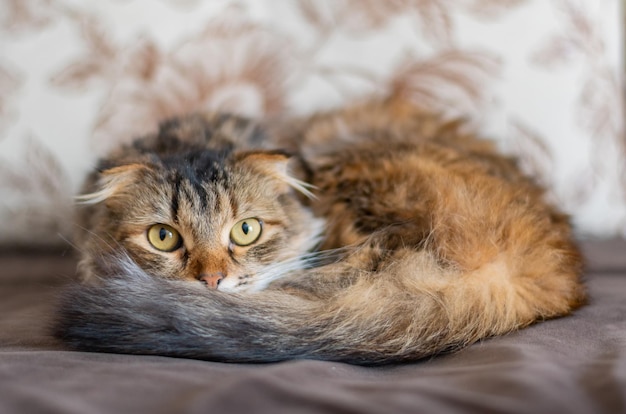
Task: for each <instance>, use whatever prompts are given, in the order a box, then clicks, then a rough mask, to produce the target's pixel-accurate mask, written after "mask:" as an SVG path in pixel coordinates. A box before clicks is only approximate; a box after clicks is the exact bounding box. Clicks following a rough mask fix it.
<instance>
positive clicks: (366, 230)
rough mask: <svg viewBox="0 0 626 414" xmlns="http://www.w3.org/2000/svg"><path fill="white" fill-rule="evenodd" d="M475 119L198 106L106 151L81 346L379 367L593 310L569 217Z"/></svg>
mask: <svg viewBox="0 0 626 414" xmlns="http://www.w3.org/2000/svg"><path fill="white" fill-rule="evenodd" d="M475 135H476V134H474V133H473V132H471V131H470V130H469V128H467V126H466V125H465V124H464V123H463V122H462V121H445V120H444V118H443V117H442V116H440V115H438V114H435V113H430V112H428V111H425V110H424V109H423V108H419V107H417V106H415V105H412V104H409V103H407V102H403V101H400V100H397V99H383V100H375V101H370V102H365V103H360V104H355V105H352V106H349V107H346V108H341V109H337V110H334V111H328V112H325V113H319V114H315V115H313V116H311V117H309V118H305V119H298V120H292V121H290V120H286V121H284V120H283V121H281V120H266V121H260V122H254V121H251V120H248V119H245V118H241V117H237V116H233V115H228V114H219V113H216V114H192V115H189V116H186V117H179V118H176V119H171V120H169V121H166V122H164V123H162V124H161V126H160V129H159V131H158V133H155V134H153V135H150V136H147V137H144V138H141V139H139V140H137V141H135V142H134V143H132V144H131V145H128V146H125V147H122V148H120V149H119V150H117V151H116V152H114V153H112V154H111V155H110V156H109V157H107V158H106V159H104V160H102V161H101V162H100V164H99V166H98V168H97V170H96V171H95V172H94V173H93V174H92V175H91V176H90V178H89V179H88V180H87V184H86V187H85V195H83V196H82V197H81V201H82V202H83V206H82V207H81V208H80V211H79V215H78V220H79V222H80V223H81V226H82V228H83V230H82V232H81V233H80V234H79V235H78V236H77V239H76V240H77V245H78V246H80V249H81V250H82V260H81V263H80V266H79V269H80V273H81V275H82V278H83V280H84V283H82V284H78V285H76V286H74V287H72V288H70V289H69V290H68V291H67V292H66V293H65V294H64V296H63V299H62V300H61V305H60V309H59V316H58V320H57V322H56V326H55V335H56V336H57V337H58V338H60V339H62V340H63V341H65V342H66V343H67V344H68V345H69V346H71V347H72V348H74V349H78V350H91V351H102V352H117V353H133V354H153V355H168V356H178V357H188V358H197V359H205V360H213V361H224V362H274V361H282V360H288V359H297V358H305V359H322V360H330V361H342V362H347V363H352V364H361V365H380V364H389V363H399V362H405V361H415V360H419V359H422V358H425V357H431V356H434V355H437V354H441V353H444V352H449V351H454V350H458V349H461V348H462V347H464V346H467V345H469V344H472V343H474V342H476V341H478V340H481V339H484V338H488V337H491V336H495V335H501V334H505V333H508V332H511V331H514V330H517V329H520V328H523V327H526V326H528V325H530V324H533V323H535V322H538V321H542V320H545V319H548V318H554V317H558V316H563V315H567V314H570V313H571V312H572V311H573V310H575V309H577V308H578V307H579V306H581V305H583V304H584V303H585V301H586V289H585V286H584V283H583V282H582V278H581V273H582V259H581V255H580V252H579V250H578V248H577V246H576V244H575V241H574V237H573V235H572V229H571V226H570V224H569V221H568V217H567V216H566V215H564V214H562V213H561V212H559V211H558V210H557V209H556V208H555V207H553V206H552V205H551V204H550V203H548V202H547V201H546V200H545V196H544V191H543V189H541V188H540V187H539V186H538V185H536V184H535V183H534V181H533V180H532V179H531V178H529V177H527V176H526V175H524V174H523V173H522V172H521V171H520V169H519V168H518V167H517V164H516V162H515V160H513V159H511V158H507V157H504V156H502V155H500V154H499V153H498V152H497V150H496V148H495V146H494V144H493V143H491V142H489V141H486V140H482V139H480V138H477V137H476V136H475Z"/></svg>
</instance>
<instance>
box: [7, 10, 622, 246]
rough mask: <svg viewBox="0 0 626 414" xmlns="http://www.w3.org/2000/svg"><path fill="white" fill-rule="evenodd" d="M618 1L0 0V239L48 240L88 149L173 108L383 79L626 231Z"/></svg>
mask: <svg viewBox="0 0 626 414" xmlns="http://www.w3.org/2000/svg"><path fill="white" fill-rule="evenodd" d="M620 16H621V11H620V3H619V2H618V0H596V1H593V2H592V1H583V0H462V1H458V2H447V1H441V0H429V1H424V0H406V1H394V2H391V1H389V2H381V1H379V0H315V1H313V0H241V1H228V0H221V1H201V0H184V1H183V0H181V1H176V0H169V1H165V0H163V1H159V2H154V1H149V0H101V1H98V2H80V1H73V0H5V1H3V2H2V3H0V218H2V219H3V222H4V223H5V224H4V225H3V226H2V227H1V229H0V240H3V241H5V243H9V244H11V243H14V242H17V241H20V240H21V241H23V242H27V243H32V242H37V243H49V242H58V241H59V240H60V239H59V236H58V233H61V234H67V233H69V231H70V229H71V226H72V222H71V216H70V214H69V211H70V208H69V207H70V205H71V195H72V194H73V193H74V192H75V191H76V190H77V188H78V186H79V183H80V181H81V180H82V177H83V176H84V174H85V172H86V171H87V170H88V168H90V166H92V165H93V163H94V161H95V159H96V157H97V156H98V155H100V154H103V153H105V152H106V151H107V150H108V149H109V148H111V147H112V146H114V145H117V144H118V143H119V142H122V141H126V140H128V139H130V138H131V137H132V136H134V135H136V134H140V133H144V132H147V131H151V130H153V129H154V128H155V126H156V123H157V120H158V119H159V118H162V117H165V116H171V115H175V114H178V113H181V112H185V111H189V110H196V109H215V108H222V109H227V110H231V111H236V112H240V113H243V114H246V115H251V116H264V115H267V114H276V113H310V112H313V111H315V110H318V109H321V108H327V107H332V106H336V105H340V104H342V103H344V102H348V101H350V100H353V99H358V98H360V97H362V96H365V95H368V94H372V93H385V92H386V91H389V90H390V88H393V87H402V88H404V90H405V92H406V93H407V94H409V95H410V96H412V97H413V98H414V99H415V100H419V101H420V102H428V103H429V104H430V105H432V106H433V107H434V108H438V109H440V110H442V111H446V112H447V113H449V114H450V115H451V116H457V115H463V116H468V117H471V119H473V121H474V123H475V125H476V126H477V127H479V128H480V129H481V130H482V131H483V132H484V133H485V134H486V135H488V136H490V137H492V138H494V139H497V140H498V141H499V142H500V144H501V145H502V147H503V148H504V149H505V150H507V151H509V152H512V153H515V154H517V155H519V156H520V157H521V159H522V160H523V163H524V165H525V166H526V168H528V169H529V171H532V172H534V173H536V174H538V175H539V176H540V179H541V180H542V181H543V182H544V183H546V184H547V185H548V186H549V187H550V194H551V197H553V199H554V200H555V201H556V202H558V203H559V204H560V205H562V206H563V207H564V208H565V209H566V210H567V211H568V212H570V213H571V214H573V216H574V220H575V223H576V225H577V228H578V231H579V232H580V233H581V234H593V235H601V236H610V235H615V234H622V235H623V234H626V182H625V181H626V178H625V176H626V173H625V170H624V168H625V163H624V159H625V150H624V138H623V111H622V89H621V88H622V86H621V69H620V66H621V59H622V51H623V42H622V38H621V23H622V21H621V19H620Z"/></svg>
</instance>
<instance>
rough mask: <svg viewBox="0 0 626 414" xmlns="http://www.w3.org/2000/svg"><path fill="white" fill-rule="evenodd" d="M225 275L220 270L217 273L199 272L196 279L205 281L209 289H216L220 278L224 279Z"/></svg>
mask: <svg viewBox="0 0 626 414" xmlns="http://www.w3.org/2000/svg"><path fill="white" fill-rule="evenodd" d="M225 277H226V275H224V273H222V272H217V273H210V274H209V273H201V274H200V275H198V280H199V281H201V282H203V283H205V284H206V285H207V286H208V287H210V288H211V289H217V286H218V285H219V284H220V282H221V281H222V279H224V278H225Z"/></svg>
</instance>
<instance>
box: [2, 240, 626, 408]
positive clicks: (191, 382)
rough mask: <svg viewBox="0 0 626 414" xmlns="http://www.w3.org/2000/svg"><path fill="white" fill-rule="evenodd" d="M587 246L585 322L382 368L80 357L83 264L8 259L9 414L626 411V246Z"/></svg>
mask: <svg viewBox="0 0 626 414" xmlns="http://www.w3.org/2000/svg"><path fill="white" fill-rule="evenodd" d="M585 251H586V252H587V256H588V258H589V270H588V272H587V273H588V275H587V278H588V284H589V287H590V290H591V294H592V299H591V303H590V305H589V306H587V307H585V308H584V309H582V310H580V311H579V312H577V313H576V314H575V315H573V316H570V317H566V318H562V319H558V320H552V321H547V322H544V323H541V324H537V325H535V326H532V327H530V328H528V329H525V330H522V331H520V332H516V333H513V334H510V335H508V336H505V337H499V338H493V339H489V340H486V341H483V342H481V343H478V344H475V345H473V346H471V347H469V348H467V349H465V350H463V351H460V352H458V353H455V354H451V355H444V356H440V357H437V358H434V359H432V360H429V361H423V362H419V363H414V364H407V365H400V366H391V367H382V368H363V367H355V366H350V365H345V364H339V363H329V362H320V361H291V362H286V363H279V364H269V365H234V364H222V363H211V362H204V361H194V360H185V359H175V358H165V357H154V356H132V355H111V354H95V353H81V352H69V351H67V350H64V348H63V346H62V345H61V344H59V343H56V342H55V341H54V340H53V339H52V338H50V337H49V335H48V334H47V326H48V324H49V322H50V317H51V316H52V314H53V312H54V299H55V295H56V294H57V293H58V292H59V290H60V289H61V288H62V287H63V285H64V284H65V283H67V282H68V281H70V280H72V278H73V275H74V267H75V260H74V258H73V257H71V256H63V255H60V254H39V255H32V254H31V255H24V254H8V253H4V254H2V255H0V315H1V318H0V413H5V414H8V413H41V412H45V413H81V414H83V413H138V412H150V413H182V412H189V413H195V412H198V413H222V412H223V413H233V414H235V413H251V412H254V413H272V414H280V413H290V414H291V413H329V412H342V413H394V412H398V413H403V412H406V413H417V412H429V413H455V412H463V413H466V412H477V413H486V412H510V413H533V414H536V413H569V414H574V413H619V412H624V413H626V242H625V241H610V242H606V241H605V242H594V243H591V242H589V243H586V244H585Z"/></svg>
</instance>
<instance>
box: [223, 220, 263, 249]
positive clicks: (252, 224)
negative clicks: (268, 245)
mask: <svg viewBox="0 0 626 414" xmlns="http://www.w3.org/2000/svg"><path fill="white" fill-rule="evenodd" d="M262 231H263V225H262V224H261V221H260V220H258V219H255V218H247V219H245V220H241V221H239V222H238V223H237V224H235V225H234V226H233V228H232V229H231V230H230V239H231V240H232V241H233V243H235V244H236V245H238V246H248V245H250V244H252V243H254V242H255V241H257V240H258V239H259V237H261V232H262Z"/></svg>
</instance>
